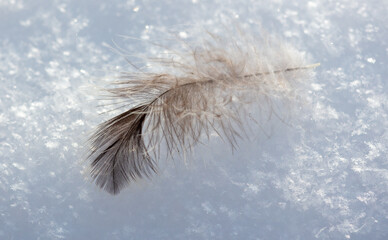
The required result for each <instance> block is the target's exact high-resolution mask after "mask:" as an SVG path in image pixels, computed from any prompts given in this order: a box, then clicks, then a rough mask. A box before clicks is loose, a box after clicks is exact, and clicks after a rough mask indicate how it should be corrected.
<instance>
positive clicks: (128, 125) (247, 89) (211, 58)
mask: <svg viewBox="0 0 388 240" xmlns="http://www.w3.org/2000/svg"><path fill="white" fill-rule="evenodd" d="M182 45H183V47H182V48H181V49H175V50H170V49H167V50H168V53H169V56H167V57H159V58H150V59H149V61H150V62H152V63H153V64H154V65H156V66H157V68H158V71H154V72H151V71H147V72H144V71H141V70H138V71H137V72H127V73H123V74H122V75H121V77H120V81H118V82H116V83H115V84H114V87H113V88H110V89H108V92H109V93H110V94H112V96H113V97H114V98H117V99H120V100H123V101H124V103H125V104H126V103H127V102H128V104H126V105H124V106H128V107H129V110H127V111H125V112H124V113H121V114H120V115H118V116H116V117H113V118H112V119H110V120H108V121H106V122H104V123H102V124H101V125H99V126H98V128H97V130H96V131H95V132H94V134H93V135H92V137H91V138H90V145H91V149H90V154H89V157H88V159H89V160H90V163H91V169H90V173H91V177H92V179H93V181H94V182H95V183H96V184H97V185H98V186H99V187H100V188H103V189H105V190H106V191H108V192H109V193H111V194H118V193H119V192H120V190H121V189H122V188H124V187H125V186H126V185H128V184H129V183H131V182H133V181H136V180H137V179H139V178H142V177H145V176H150V175H151V174H152V173H155V172H157V167H156V161H157V159H158V157H159V154H158V149H159V147H160V145H161V144H162V143H163V146H165V147H166V150H167V153H168V154H169V156H170V157H174V155H178V156H181V157H182V158H184V159H186V156H188V155H189V154H190V153H191V151H192V149H193V147H194V146H195V145H196V144H198V143H199V142H200V141H201V138H202V137H203V136H207V137H208V138H209V136H210V135H211V134H213V133H216V135H218V136H219V137H221V138H222V139H223V140H224V141H225V142H226V143H229V144H230V145H231V147H232V148H234V147H235V146H236V144H237V140H238V138H241V137H242V135H243V134H244V121H243V116H244V112H243V111H244V105H246V103H249V102H252V101H254V100H256V101H258V106H261V105H264V104H265V105H268V106H270V105H271V102H272V100H273V99H278V98H282V99H290V98H293V97H294V94H295V89H296V87H295V85H297V84H298V83H300V82H302V81H304V80H306V79H307V78H308V77H309V73H308V71H307V70H308V69H312V68H314V67H316V66H318V65H319V64H313V65H306V64H305V62H304V56H303V54H301V53H300V52H298V51H296V50H295V49H294V48H292V47H290V46H289V45H287V44H285V43H282V42H280V41H278V40H276V39H275V38H273V37H271V36H268V35H265V34H263V35H262V36H261V37H257V38H254V37H251V36H249V35H247V34H245V33H242V32H241V31H239V32H238V34H235V35H230V36H228V37H227V38H223V37H221V36H220V35H216V34H213V33H209V32H208V33H207V35H206V37H205V39H204V40H203V41H202V43H201V44H200V45H197V46H195V45H194V44H190V43H187V42H183V44H182ZM262 100H263V101H262ZM261 107H263V106H261ZM146 139H147V141H146Z"/></svg>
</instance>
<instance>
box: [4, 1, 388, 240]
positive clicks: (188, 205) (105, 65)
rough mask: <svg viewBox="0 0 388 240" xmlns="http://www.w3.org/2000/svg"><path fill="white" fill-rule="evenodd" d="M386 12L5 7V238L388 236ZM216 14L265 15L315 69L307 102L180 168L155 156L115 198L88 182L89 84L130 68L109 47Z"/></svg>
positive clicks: (372, 6)
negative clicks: (292, 115)
mask: <svg viewBox="0 0 388 240" xmlns="http://www.w3.org/2000/svg"><path fill="white" fill-rule="evenodd" d="M387 12H388V2H387V1H377V0H376V1H373V0H371V1H361V0H359V1H357V0H348V1H329V0H327V1H285V0H274V1H270V2H268V1H253V0H241V1H234V0H218V1H204V0H192V1H181V0H169V1H157V0H148V1H147V0H144V1H136V0H128V1H116V0H112V1H110V2H108V1H102V0H78V1H70V0H69V1H65V0H63V1H59V0H54V1H43V0H33V1H27V0H0V86H1V87H0V239H367V238H369V239H387V238H388V162H387V153H388V146H387V144H388V133H387V131H386V129H388V118H387V113H388V109H387V100H388V99H387V98H388V97H387V93H388V85H387V75H388V67H387V66H388V40H387V39H388V29H387V22H388V14H387ZM225 18H238V19H239V20H238V21H239V22H241V23H243V24H247V25H252V26H254V24H255V23H258V22H261V23H262V25H263V27H264V28H265V29H266V30H268V31H269V32H272V33H275V34H278V35H280V36H281V37H282V38H284V39H285V40H286V41H288V42H290V43H292V44H293V45H294V46H295V47H296V48H298V49H299V50H301V51H304V52H307V53H308V54H309V55H310V58H311V59H313V60H314V61H317V62H320V63H321V67H319V68H318V69H316V73H317V74H316V78H315V80H314V82H313V83H312V84H311V86H310V87H309V88H308V89H307V90H308V91H309V92H308V96H309V98H310V101H311V105H312V107H311V108H306V109H304V110H301V112H300V113H299V114H298V118H297V121H295V122H297V124H296V125H294V126H293V127H287V126H284V125H282V124H279V123H276V122H273V123H271V124H272V127H273V128H274V130H273V131H272V136H271V138H269V139H266V138H264V137H263V136H262V135H261V134H260V133H257V137H256V138H255V139H256V140H253V141H242V142H241V144H240V147H239V149H238V150H237V151H235V152H234V153H233V155H232V153H231V152H230V151H225V149H224V148H225V147H224V146H223V144H222V143H220V142H217V141H211V142H209V145H208V146H199V147H198V148H197V151H196V153H195V159H197V160H196V161H194V163H192V164H189V166H188V167H185V166H183V164H179V163H176V164H175V166H174V164H171V163H170V164H165V165H163V166H162V170H161V171H162V173H161V175H159V176H155V177H154V178H153V180H152V181H148V180H144V181H141V182H140V183H139V184H136V185H132V186H130V187H129V188H128V189H126V190H125V191H123V192H122V193H121V194H120V195H119V196H115V197H113V196H111V195H109V194H107V193H105V192H103V191H101V190H99V189H97V187H95V186H94V185H93V184H91V183H90V182H88V181H85V179H84V176H83V175H82V173H81V171H82V168H83V165H82V163H81V161H82V157H83V155H82V154H83V152H84V149H83V147H84V142H85V139H86V136H87V134H88V133H90V131H91V130H92V129H93V127H94V126H96V124H98V123H100V122H101V121H102V120H103V119H106V117H107V116H100V115H98V114H97V108H96V105H97V104H98V103H97V102H96V101H95V99H96V95H98V93H96V90H95V89H94V88H93V86H96V85H97V86H99V87H101V85H99V84H101V81H100V80H99V78H101V77H103V76H109V75H112V74H114V70H126V69H129V66H128V64H127V63H126V62H125V61H124V60H123V59H122V58H121V57H120V56H119V55H118V54H117V53H115V52H114V51H112V50H111V49H110V48H109V47H108V45H113V41H122V40H123V39H122V38H120V37H119V35H127V36H132V37H139V38H143V39H146V38H148V37H150V38H151V39H152V40H155V39H156V40H157V39H158V31H159V30H161V31H168V30H170V29H174V30H178V31H181V32H182V33H184V34H188V35H190V27H188V26H192V25H199V26H200V25H202V24H203V25H206V27H207V28H208V29H210V30H211V29H212V27H214V28H217V27H219V26H220V23H223V19H225ZM120 46H122V47H124V48H125V49H126V50H127V51H129V52H133V53H139V52H140V53H144V54H145V55H147V54H148V55H149V54H151V50H152V49H151V48H149V46H148V47H147V45H145V44H144V42H141V41H130V42H126V41H122V42H121V43H120ZM271 124H270V125H271ZM253 128H254V127H253ZM256 130H257V132H260V130H259V127H257V129H256Z"/></svg>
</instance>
